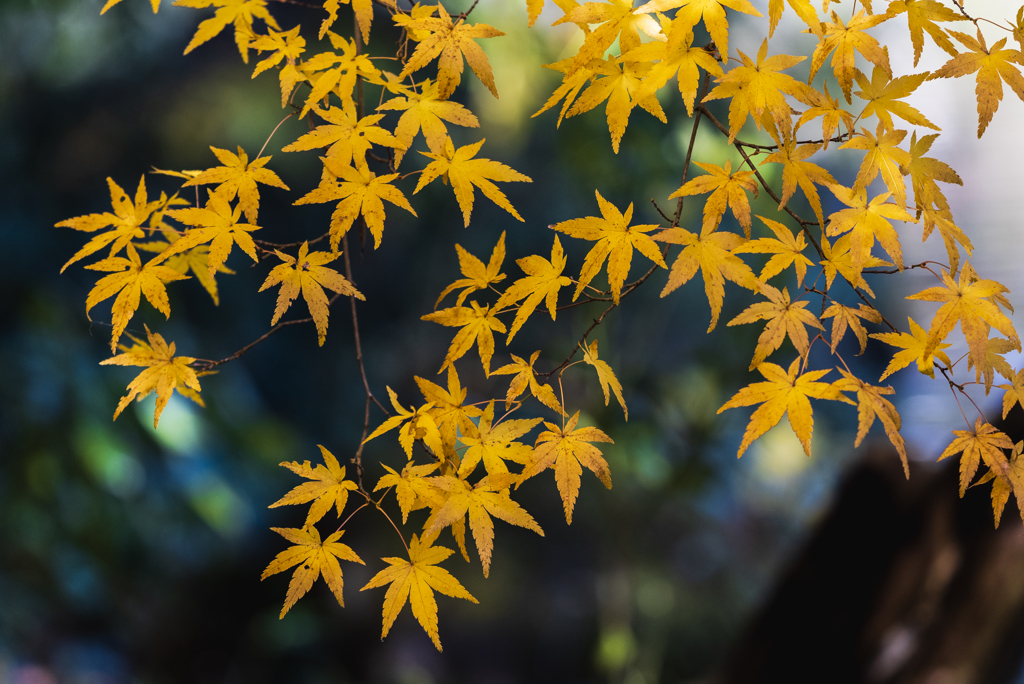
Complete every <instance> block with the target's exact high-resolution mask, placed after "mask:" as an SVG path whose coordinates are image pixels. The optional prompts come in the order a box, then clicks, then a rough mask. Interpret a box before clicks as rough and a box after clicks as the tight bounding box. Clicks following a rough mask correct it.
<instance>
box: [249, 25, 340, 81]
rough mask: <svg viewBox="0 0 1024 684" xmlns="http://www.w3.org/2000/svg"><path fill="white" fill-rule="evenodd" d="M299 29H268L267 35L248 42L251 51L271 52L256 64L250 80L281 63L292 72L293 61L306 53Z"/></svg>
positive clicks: (297, 27)
mask: <svg viewBox="0 0 1024 684" xmlns="http://www.w3.org/2000/svg"><path fill="white" fill-rule="evenodd" d="M301 28H302V27H301V26H298V25H296V26H295V28H293V29H290V30H288V31H275V30H274V29H272V28H269V27H268V28H267V35H265V36H256V38H255V39H254V40H252V41H250V43H249V47H250V48H251V49H253V50H256V51H258V52H267V51H271V50H272V51H273V54H272V55H270V56H269V57H266V58H264V59H262V60H260V61H259V62H258V63H257V64H256V69H255V70H253V72H252V78H256V77H257V76H259V75H260V74H262V73H263V72H264V71H266V70H267V69H271V68H273V67H275V66H277V65H278V64H280V63H281V62H285V64H286V65H291V67H292V70H294V68H295V60H296V59H298V58H299V56H300V55H301V54H302V53H303V52H305V51H306V39H305V38H303V37H302V36H300V35H299V30H300V29H301ZM322 37H323V36H321V38H322Z"/></svg>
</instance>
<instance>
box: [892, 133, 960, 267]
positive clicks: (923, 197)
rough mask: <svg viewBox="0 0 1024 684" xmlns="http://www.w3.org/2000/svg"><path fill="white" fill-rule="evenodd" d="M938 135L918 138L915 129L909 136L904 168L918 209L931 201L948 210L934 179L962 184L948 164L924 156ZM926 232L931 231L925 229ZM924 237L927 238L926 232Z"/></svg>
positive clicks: (924, 207)
mask: <svg viewBox="0 0 1024 684" xmlns="http://www.w3.org/2000/svg"><path fill="white" fill-rule="evenodd" d="M938 137H939V135H938V134H937V133H932V134H931V135H925V136H921V139H920V140H918V138H917V131H914V133H913V135H912V136H911V137H910V162H909V163H908V164H907V168H906V169H905V170H906V171H907V172H908V173H909V174H910V182H911V186H912V187H913V188H914V201H915V202H916V203H917V207H918V209H919V210H921V209H926V208H928V207H930V206H931V204H932V203H935V204H936V205H937V206H938V207H939V208H940V209H941V210H946V211H948V210H949V205H948V203H947V202H946V198H945V196H944V195H943V194H942V191H941V190H939V186H938V185H936V183H935V182H936V181H942V182H943V183H952V184H955V185H963V184H964V182H963V181H962V180H960V176H958V175H957V173H956V171H954V170H953V169H952V168H951V167H950V166H949V165H948V164H946V163H945V162H942V161H939V160H938V159H934V158H932V157H926V156H924V155H925V154H926V153H927V152H928V150H930V149H931V147H932V143H934V142H935V139H936V138H938ZM926 230H927V229H926ZM927 232H931V231H930V230H927ZM925 239H927V233H926V235H925ZM964 239H965V240H966V236H964ZM969 245H970V240H968V241H967V245H966V248H967V254H968V255H970V253H971V248H970V247H969ZM954 251H955V250H954ZM951 266H952V264H951ZM953 269H954V270H955V269H956V267H955V266H953Z"/></svg>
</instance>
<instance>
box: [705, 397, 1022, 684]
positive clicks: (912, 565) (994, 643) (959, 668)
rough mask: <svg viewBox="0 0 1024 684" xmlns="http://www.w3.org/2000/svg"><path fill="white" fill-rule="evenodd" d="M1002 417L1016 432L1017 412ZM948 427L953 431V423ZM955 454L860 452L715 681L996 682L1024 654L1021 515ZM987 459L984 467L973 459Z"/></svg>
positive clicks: (1010, 674)
mask: <svg viewBox="0 0 1024 684" xmlns="http://www.w3.org/2000/svg"><path fill="white" fill-rule="evenodd" d="M997 427H1001V428H1002V429H1003V430H1004V431H1006V433H1007V434H1008V435H1009V436H1010V438H1011V439H1013V440H1014V442H1017V441H1019V440H1021V439H1024V412H1022V411H1021V410H1020V409H1019V408H1017V409H1015V410H1014V412H1013V413H1011V415H1010V417H1009V419H1008V421H1007V422H1006V423H1005V424H1003V425H997ZM951 438H952V436H951ZM958 460H959V459H958V457H952V458H949V459H948V460H947V461H944V462H943V463H942V464H940V465H938V466H933V465H929V464H920V463H912V464H911V473H910V480H909V481H907V480H905V479H904V477H903V472H902V468H901V466H900V463H899V457H898V456H897V455H896V454H895V452H893V451H891V450H890V449H884V448H877V449H875V450H874V451H871V452H869V453H868V454H867V455H866V457H865V458H864V460H863V461H862V462H861V463H860V464H859V465H857V466H856V467H855V468H854V469H853V470H852V471H851V472H850V473H849V474H848V475H847V477H846V478H845V480H844V481H843V484H842V485H841V487H840V491H839V493H838V495H837V497H836V501H835V502H834V504H833V505H832V508H831V510H830V511H829V512H828V513H827V514H826V515H825V517H824V519H823V520H822V522H821V523H820V525H819V527H818V528H817V530H816V531H814V532H813V533H812V535H811V537H810V539H809V540H808V541H807V543H806V544H805V546H804V547H803V549H801V551H800V552H799V553H798V555H797V557H796V558H795V559H794V561H793V562H792V565H791V566H790V567H789V569H788V570H787V572H786V573H785V574H784V576H783V577H782V579H781V580H780V582H779V584H778V586H777V587H776V588H775V590H774V591H773V592H772V594H771V595H770V596H769V597H768V599H767V601H766V603H765V604H764V606H763V607H762V609H761V611H760V613H759V614H758V615H757V616H756V617H755V619H754V620H753V622H752V623H751V625H750V626H749V627H748V629H747V631H746V633H745V634H744V635H743V636H742V638H741V639H740V640H739V642H738V643H737V645H736V647H735V649H734V650H733V652H732V655H731V657H730V658H729V660H728V662H727V664H726V666H725V668H724V670H723V672H722V673H721V675H720V676H719V678H718V681H719V682H721V684H741V683H742V684H747V683H750V682H787V683H793V682H821V683H822V684H837V683H846V682H851V683H852V682H858V683H860V682H865V683H866V682H872V683H877V684H918V683H920V684H926V683H927V684H960V683H965V684H966V683H972V684H974V683H978V684H1003V683H1008V682H1012V681H1014V678H1015V677H1016V675H1017V674H1018V673H1019V671H1020V668H1021V660H1022V654H1024V527H1022V525H1021V521H1020V517H1019V516H1018V512H1017V507H1016V505H1015V504H1014V502H1013V499H1012V497H1011V501H1010V502H1009V503H1008V504H1007V506H1006V510H1005V511H1004V513H1003V520H1002V524H1001V525H1000V528H999V529H998V530H996V529H993V523H992V508H991V504H990V498H989V492H990V491H991V490H990V487H988V486H982V487H977V488H975V489H969V490H968V492H967V494H966V495H965V497H964V498H963V499H962V500H960V499H958V496H957V493H958V485H957V482H958V474H957V464H958ZM982 472H984V468H983V469H982Z"/></svg>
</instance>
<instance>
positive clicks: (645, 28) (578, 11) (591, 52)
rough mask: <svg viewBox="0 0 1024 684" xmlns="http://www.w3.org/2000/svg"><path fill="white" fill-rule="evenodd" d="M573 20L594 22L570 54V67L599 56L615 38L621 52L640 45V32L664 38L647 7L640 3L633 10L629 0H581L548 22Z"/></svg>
mask: <svg viewBox="0 0 1024 684" xmlns="http://www.w3.org/2000/svg"><path fill="white" fill-rule="evenodd" d="M566 23H573V24H576V25H577V26H580V27H583V26H589V25H591V24H598V26H597V28H595V29H592V30H590V31H589V32H588V33H587V34H586V37H585V38H584V40H583V45H581V46H580V49H579V50H578V51H577V52H576V56H575V57H574V58H573V62H572V67H571V70H575V69H578V68H580V67H581V66H583V65H584V64H586V63H587V62H589V61H590V60H592V59H601V58H602V57H604V53H605V51H606V50H607V49H608V48H610V47H611V46H612V43H614V42H615V39H616V38H618V40H619V51H620V52H621V53H622V54H625V53H627V52H629V51H630V50H632V49H633V48H635V47H637V46H638V45H640V32H641V31H642V32H643V33H645V34H647V35H648V36H649V37H651V38H655V39H658V40H664V39H665V36H664V35H662V32H661V27H660V26H658V22H657V21H655V20H654V18H653V17H651V16H650V10H645V9H644V8H643V7H641V8H639V9H637V10H635V11H634V10H633V0H606V2H585V3H583V4H582V5H577V6H575V7H572V8H571V9H568V10H567V11H566V13H565V16H564V17H562V18H561V19H559V20H558V21H556V22H555V23H554V24H552V26H558V25H559V24H566Z"/></svg>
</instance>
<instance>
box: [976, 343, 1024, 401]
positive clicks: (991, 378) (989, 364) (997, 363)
mask: <svg viewBox="0 0 1024 684" xmlns="http://www.w3.org/2000/svg"><path fill="white" fill-rule="evenodd" d="M1011 351H1020V343H1019V342H1017V343H1014V342H1011V341H1010V340H1004V339H1003V338H1001V337H993V338H991V339H990V340H989V341H988V342H987V343H986V345H985V357H984V361H983V362H982V364H981V365H978V366H977V367H976V366H975V363H974V359H973V358H971V357H968V359H967V370H971V369H973V370H974V381H975V382H981V378H982V377H984V378H985V394H986V395H987V394H988V393H989V392H990V391H991V390H992V383H993V382H995V374H996V373H999V374H1000V375H1001V376H1003V377H1004V378H1006V379H1007V380H1011V381H1012V380H1013V375H1014V373H1013V367H1012V366H1010V364H1009V362H1007V360H1006V359H1004V358H1003V354H1007V353H1009V352H1011Z"/></svg>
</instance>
